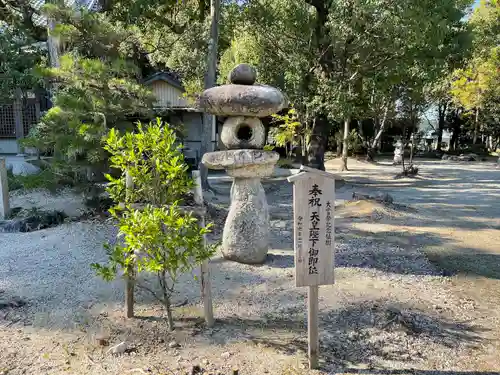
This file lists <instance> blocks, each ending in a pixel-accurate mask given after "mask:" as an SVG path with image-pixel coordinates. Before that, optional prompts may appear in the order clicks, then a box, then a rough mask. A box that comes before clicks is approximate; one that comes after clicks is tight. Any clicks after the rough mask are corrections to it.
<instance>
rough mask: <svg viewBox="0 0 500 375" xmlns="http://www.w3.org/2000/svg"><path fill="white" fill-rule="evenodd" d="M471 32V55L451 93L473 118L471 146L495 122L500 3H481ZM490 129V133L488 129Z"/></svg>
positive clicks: (499, 93) (498, 92) (489, 0)
mask: <svg viewBox="0 0 500 375" xmlns="http://www.w3.org/2000/svg"><path fill="white" fill-rule="evenodd" d="M469 23H470V25H471V27H472V32H473V37H474V38H473V55H472V58H471V59H470V61H469V62H468V64H467V65H466V66H465V67H463V68H461V69H457V70H456V72H455V73H454V81H453V83H452V88H451V93H452V95H453V96H454V98H455V99H456V101H457V102H458V103H459V104H460V105H461V106H463V107H464V108H465V110H466V111H468V112H469V113H470V115H471V116H472V117H473V118H474V128H473V143H474V144H475V143H477V141H478V139H479V134H480V133H481V132H484V131H487V132H490V133H491V127H492V125H493V128H495V123H496V124H499V122H500V121H499V119H498V98H499V96H500V89H499V82H500V71H499V69H498V67H499V66H500V2H498V1H497V0H481V2H480V4H479V6H478V7H477V8H476V10H475V11H474V13H473V15H472V16H471V18H470V21H469ZM488 129H489V130H488Z"/></svg>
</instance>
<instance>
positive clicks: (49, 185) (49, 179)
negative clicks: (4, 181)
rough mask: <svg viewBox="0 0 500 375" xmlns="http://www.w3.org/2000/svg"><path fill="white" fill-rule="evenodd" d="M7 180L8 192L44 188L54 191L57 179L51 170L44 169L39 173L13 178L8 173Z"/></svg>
mask: <svg viewBox="0 0 500 375" xmlns="http://www.w3.org/2000/svg"><path fill="white" fill-rule="evenodd" d="M8 179H9V189H10V190H17V189H28V190H29V189H38V188H45V189H49V190H51V191H55V190H56V189H57V187H58V183H57V178H56V176H55V175H54V173H53V172H52V170H51V169H44V170H42V171H40V173H37V174H33V175H27V176H21V175H19V176H15V175H13V174H12V172H10V171H9V172H8Z"/></svg>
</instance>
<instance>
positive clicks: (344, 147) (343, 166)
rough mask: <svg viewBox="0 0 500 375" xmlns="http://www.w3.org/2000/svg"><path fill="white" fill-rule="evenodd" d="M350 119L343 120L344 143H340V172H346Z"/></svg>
mask: <svg viewBox="0 0 500 375" xmlns="http://www.w3.org/2000/svg"><path fill="white" fill-rule="evenodd" d="M350 120H351V119H350V118H349V117H347V118H345V119H344V141H343V142H342V163H341V165H340V172H342V171H348V169H347V156H348V153H349V125H350V124H349V123H350Z"/></svg>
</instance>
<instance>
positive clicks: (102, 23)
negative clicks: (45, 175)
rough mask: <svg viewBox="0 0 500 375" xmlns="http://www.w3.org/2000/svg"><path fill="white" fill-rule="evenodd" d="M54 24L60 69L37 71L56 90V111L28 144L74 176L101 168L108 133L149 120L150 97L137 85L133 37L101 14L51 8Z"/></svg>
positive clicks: (143, 87) (151, 98)
mask: <svg viewBox="0 0 500 375" xmlns="http://www.w3.org/2000/svg"><path fill="white" fill-rule="evenodd" d="M45 12H46V13H47V14H50V15H51V16H52V17H54V18H56V19H57V20H58V26H57V28H56V30H54V31H53V33H54V34H56V35H57V36H58V37H59V38H60V40H61V44H62V45H64V46H65V48H66V52H65V53H63V54H62V55H61V56H60V59H59V66H58V67H51V68H44V67H41V68H40V69H39V73H40V75H41V76H42V77H43V78H44V79H46V80H48V81H50V82H51V83H52V84H53V87H54V90H53V91H54V97H53V104H54V106H53V107H52V108H51V109H50V110H49V111H48V112H47V113H46V114H45V115H44V116H43V117H42V119H41V121H40V123H39V124H38V125H37V127H36V130H34V131H33V133H32V134H31V136H30V137H29V138H30V140H28V143H31V144H33V145H36V147H38V148H39V149H40V150H41V151H42V152H53V154H54V157H55V158H54V160H55V162H63V163H64V164H65V165H66V167H67V168H68V169H72V170H74V171H78V170H80V169H82V168H87V167H88V166H100V165H102V164H103V163H104V162H105V160H106V158H107V154H106V153H105V152H104V150H103V148H102V145H101V142H102V140H103V137H105V136H106V134H107V132H108V130H109V129H110V128H119V129H130V128H132V121H133V120H132V119H133V118H137V117H146V118H148V117H150V116H151V109H152V104H153V101H154V98H153V96H152V94H151V92H150V91H149V90H148V89H147V88H146V87H145V86H144V85H142V84H141V83H140V76H141V75H140V69H139V68H138V66H137V62H136V61H135V60H134V59H131V55H132V53H131V49H133V48H132V46H131V45H130V43H131V42H130V41H131V40H132V37H133V33H132V32H131V31H129V30H128V29H126V28H124V27H123V25H121V24H119V23H116V22H112V21H110V20H109V19H108V18H107V17H106V16H105V15H103V14H99V13H95V12H86V11H84V10H82V11H81V12H80V13H79V14H78V15H77V14H76V13H75V12H74V10H72V9H69V8H65V7H63V6H56V5H52V4H49V5H47V6H46V7H45Z"/></svg>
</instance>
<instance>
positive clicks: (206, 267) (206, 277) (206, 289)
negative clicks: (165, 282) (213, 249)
mask: <svg viewBox="0 0 500 375" xmlns="http://www.w3.org/2000/svg"><path fill="white" fill-rule="evenodd" d="M193 179H194V181H195V183H196V187H195V190H194V200H195V202H196V203H197V204H198V205H200V206H201V207H203V204H204V202H203V190H202V188H201V176H200V171H193ZM200 225H201V226H205V215H204V214H201V218H200ZM206 245H207V236H206V235H203V246H206ZM200 268H201V269H200V271H201V272H200V273H201V276H200V277H201V298H202V300H203V311H204V315H205V322H206V323H207V327H209V328H210V327H213V326H214V323H215V321H214V309H213V305H212V288H211V285H210V264H209V261H208V260H205V261H204V262H203V263H202V264H201V267H200Z"/></svg>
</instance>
